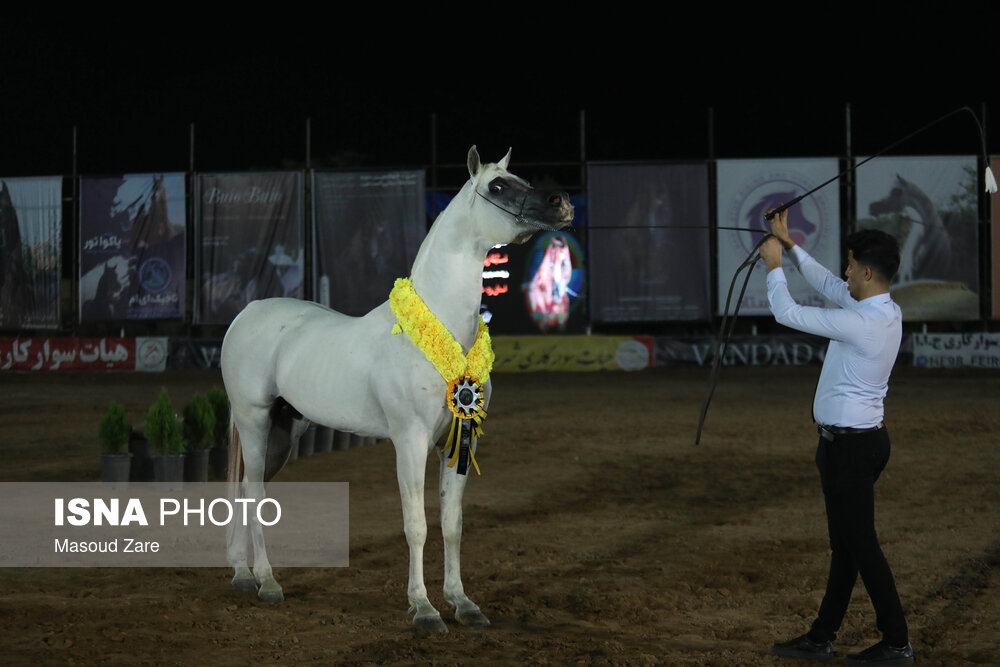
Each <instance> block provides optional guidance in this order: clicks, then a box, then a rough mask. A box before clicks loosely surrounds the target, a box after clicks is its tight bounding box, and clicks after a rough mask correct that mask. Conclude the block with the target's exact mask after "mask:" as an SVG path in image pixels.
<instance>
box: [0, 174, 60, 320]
mask: <svg viewBox="0 0 1000 667" xmlns="http://www.w3.org/2000/svg"><path fill="white" fill-rule="evenodd" d="M61 278H62V177H61V176H47V177H42V178H4V179H0V329H5V330H23V329H55V328H57V327H58V326H59V298H60V290H59V281H60V279H61Z"/></svg>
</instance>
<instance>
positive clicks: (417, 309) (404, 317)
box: [389, 278, 494, 384]
mask: <svg viewBox="0 0 1000 667" xmlns="http://www.w3.org/2000/svg"><path fill="white" fill-rule="evenodd" d="M389 306H390V307H391V308H392V313H393V314H394V315H395V316H396V319H397V320H399V324H397V325H396V326H394V327H393V333H399V332H400V331H403V332H405V333H406V335H407V336H408V337H409V338H410V340H411V341H413V344H414V345H416V346H417V347H418V348H419V349H420V350H421V351H422V352H423V353H424V355H425V356H426V357H427V360H428V361H430V362H431V363H432V364H434V368H436V369H437V370H438V373H440V374H441V377H443V378H444V381H445V382H448V383H450V382H453V381H455V380H457V379H459V378H462V377H469V378H471V379H472V380H473V381H474V382H477V383H479V384H485V383H486V381H487V380H489V379H490V371H491V370H493V359H494V354H493V344H492V342H491V341H490V331H489V328H488V327H487V326H486V323H485V322H484V321H483V318H482V317H480V318H479V332H478V333H477V334H476V342H475V343H473V344H472V347H471V348H470V349H469V354H468V355H465V354H463V353H462V346H461V345H459V344H458V341H456V340H455V339H454V338H453V337H452V335H451V332H449V331H448V329H447V328H446V327H445V326H444V325H443V324H441V320H439V319H438V318H437V317H436V316H435V315H434V313H432V312H431V311H430V309H429V308H428V307H427V305H426V304H425V303H424V300H423V299H421V298H420V296H419V295H418V294H417V292H416V290H414V289H413V281H412V280H410V279H409V278H397V279H396V283H395V285H394V286H393V288H392V292H390V293H389ZM397 327H399V329H398V330H397Z"/></svg>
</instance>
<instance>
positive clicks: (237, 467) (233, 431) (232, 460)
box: [226, 414, 243, 566]
mask: <svg viewBox="0 0 1000 667" xmlns="http://www.w3.org/2000/svg"><path fill="white" fill-rule="evenodd" d="M226 477H227V479H228V487H229V499H230V500H231V501H232V502H234V503H235V502H236V499H237V498H239V497H240V496H241V495H242V493H241V489H240V487H241V486H242V484H240V482H242V481H243V448H242V447H241V446H240V432H239V430H238V429H237V428H236V422H235V421H234V420H233V417H232V415H231V414H230V416H229V469H228V470H227V471H226ZM235 546H236V521H235V520H234V521H230V522H229V524H227V525H226V552H227V553H228V555H229V561H230V562H229V564H230V565H233V566H235V565H236V562H235V560H234V554H235V553H236V551H235V550H234V549H235Z"/></svg>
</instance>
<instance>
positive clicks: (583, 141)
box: [580, 109, 587, 194]
mask: <svg viewBox="0 0 1000 667" xmlns="http://www.w3.org/2000/svg"><path fill="white" fill-rule="evenodd" d="M586 192H587V112H586V111H584V110H583V109H581V110H580V193H581V194H584V193H586Z"/></svg>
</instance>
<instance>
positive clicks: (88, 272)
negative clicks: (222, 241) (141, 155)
mask: <svg viewBox="0 0 1000 667" xmlns="http://www.w3.org/2000/svg"><path fill="white" fill-rule="evenodd" d="M185 192H186V186H185V182H184V174H181V173H174V174H125V175H121V176H100V177H90V176H85V177H82V178H81V179H80V248H79V251H80V288H79V309H80V310H79V313H80V322H83V323H88V322H113V321H120V320H149V319H181V318H183V317H184V293H185V281H184V270H185V262H186V259H187V257H186V254H187V232H186V229H187V213H186V195H185Z"/></svg>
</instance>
